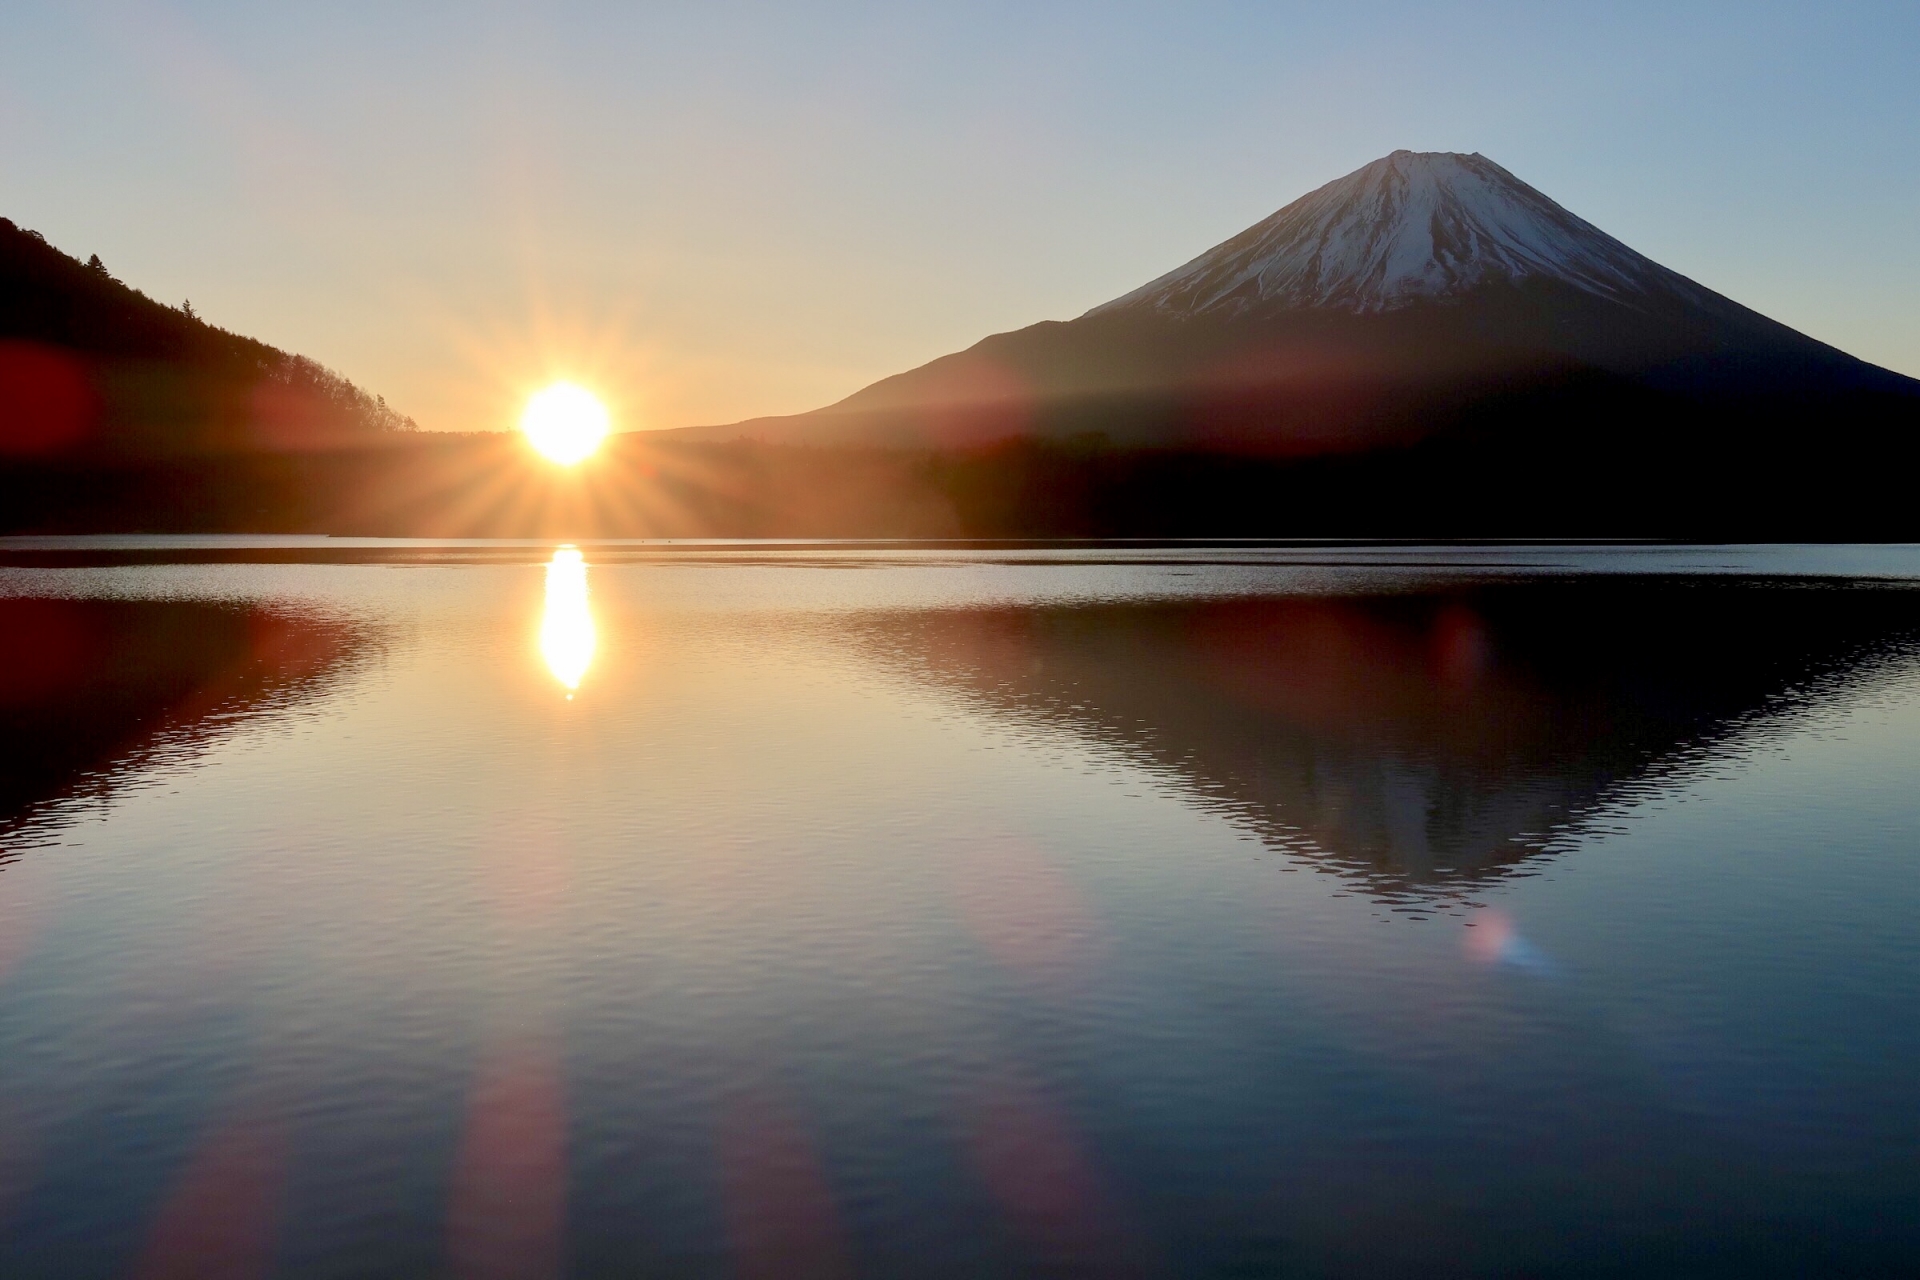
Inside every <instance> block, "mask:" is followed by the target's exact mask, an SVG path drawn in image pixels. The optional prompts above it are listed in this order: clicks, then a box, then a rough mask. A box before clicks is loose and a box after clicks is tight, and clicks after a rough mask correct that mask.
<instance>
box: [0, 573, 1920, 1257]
mask: <svg viewBox="0 0 1920 1280" xmlns="http://www.w3.org/2000/svg"><path fill="white" fill-rule="evenodd" d="M0 726H4V732H5V737H4V742H3V743H0V752H3V753H4V757H3V758H4V761H5V770H4V774H3V775H0V1275H5V1276H7V1277H14V1278H18V1277H39V1276H59V1277H74V1276H83V1277H91V1276H99V1277H111V1276H123V1275H126V1276H136V1277H155V1276H197V1277H234V1278H238V1277H263V1276H269V1275H271V1276H298V1277H310V1276H311V1277H321V1276H327V1277H332V1276H340V1277H346V1276H433V1275H448V1276H459V1277H466V1276H472V1277H521V1276H525V1277H535V1276H561V1275H566V1276H583V1277H585V1276H593V1277H598V1276H625V1275H647V1276H746V1277H761V1276H766V1277H773V1276H780V1277H801V1276H909V1277H940V1276H955V1277H961V1276H966V1277H972V1276H1025V1275H1094V1276H1134V1275H1138V1276H1182V1277H1184V1276H1218V1277H1256V1276H1316V1275H1328V1276H1345V1275H1382V1276H1388V1275H1421V1276H1455V1275H1458V1276H1494V1275H1499V1276H1522V1275H1525V1276H1616V1275H1617V1276H1627V1275H1633V1276H1646V1275H1687V1276H1704V1275H1715V1276H1720V1275H1724V1276H1739V1277H1753V1276H1762V1275H1813V1274H1819V1275H1827V1276H1832V1275H1848V1274H1858V1275H1869V1274H1873V1275H1885V1274H1893V1273H1912V1272H1915V1271H1916V1270H1920V549H1916V548H1911V547H1888V548H1872V547H1774V548H1745V547H1731V548H1716V547H1697V548H1688V547H1507V546H1502V547H1477V548H1422V547H1400V546H1367V547H1341V546H1305V547H1286V546H1264V545H1233V544H1226V545H1216V546H1200V545H1192V546H1178V547H1153V546H1117V547H1098V546H1071V545H1064V544H1063V545H1058V546H1019V547H1016V546H1007V547H974V548H952V547H938V546H935V547H926V546H907V545H865V546H863V545H844V544H780V543H736V544H701V545H691V544H665V543H606V544H593V543H588V544H582V545H581V546H579V547H578V548H556V547H555V546H554V545H553V544H551V543H547V544H537V543H480V542H471V543H441V544H430V543H402V542H372V541H356V540H350V539H300V538H281V539H253V540H248V539H221V538H145V539H140V538H123V539H78V538H70V539H38V540H33V539H5V540H0Z"/></svg>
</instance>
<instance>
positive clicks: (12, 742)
mask: <svg viewBox="0 0 1920 1280" xmlns="http://www.w3.org/2000/svg"><path fill="white" fill-rule="evenodd" d="M367 641H368V637H367V636H365V635H364V634H361V633H360V632H359V631H357V630H356V629H354V628H353V627H351V626H349V625H347V624H345V623H342V622H338V621H331V620H326V619H319V618H313V617H299V618H294V617H288V616H285V615H283V614H280V613H276V612H273V611H271V610H266V609H260V608H245V607H239V606H233V605H225V604H214V603H207V602H198V601H182V600H42V599H0V824H3V825H0V830H4V829H5V828H6V827H12V826H13V824H14V823H15V822H16V821H17V820H19V819H20V818H22V817H23V816H26V815H28V814H29V813H30V812H31V811H32V810H33V809H34V808H36V807H37V806H38V805H39V804H41V803H42V802H45V801H48V800H52V799H55V798H58V797H63V796H76V795H80V796H85V795H107V794H110V793H111V792H112V791H113V790H114V789H115V788H117V787H119V786H121V785H123V784H124V783H125V782H126V781H127V780H128V779H129V778H130V777H131V776H132V775H133V774H134V773H136V772H137V771H139V770H141V769H143V768H146V767H148V766H151V765H156V764H163V763H166V762H168V761H170V760H178V759H181V758H183V757H186V756H190V755H191V754H193V753H195V752H197V751H199V750H202V749H204V748H205V747H207V746H208V745H210V744H212V743H213V742H215V741H217V740H218V739H220V738H221V737H223V736H225V735H227V734H229V733H231V732H232V731H233V729H234V728H235V726H236V725H237V724H238V723H240V722H241V721H244V720H246V719H249V718H251V717H252V716H255V715H258V714H260V713H263V712H267V711H272V710H276V709H279V708H283V707H286V706H290V705H292V704H293V703H295V702H297V701H299V700H302V699H304V698H306V697H309V696H311V695H313V694H314V693H316V692H317V691H318V690H319V688H320V687H321V686H322V685H323V684H324V683H325V682H326V681H327V680H328V679H329V678H330V677H332V676H334V675H336V674H338V673H339V672H340V671H342V670H343V669H344V668H345V667H346V666H347V665H348V664H349V663H351V662H352V661H353V659H354V658H355V656H356V655H357V654H358V653H359V652H360V651H361V650H362V649H364V648H365V646H366V644H367ZM7 843H10V841H8V840H6V839H5V838H4V837H0V860H3V859H4V857H5V854H6V852H7V849H6V845H7Z"/></svg>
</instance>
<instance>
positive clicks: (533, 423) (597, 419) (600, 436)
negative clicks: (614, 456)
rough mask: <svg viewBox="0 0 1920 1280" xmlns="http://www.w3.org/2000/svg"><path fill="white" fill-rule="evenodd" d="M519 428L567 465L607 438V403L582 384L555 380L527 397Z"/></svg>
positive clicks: (537, 447)
mask: <svg viewBox="0 0 1920 1280" xmlns="http://www.w3.org/2000/svg"><path fill="white" fill-rule="evenodd" d="M520 430H522V431H524V432H526V435H527V440H528V442H529V443H530V444H532V445H533V447H534V448H535V449H537V450H539V451H540V453H542V454H543V455H545V456H546V457H548V458H550V459H552V460H553V461H554V462H557V463H559V464H560V465H561V466H566V467H570V466H572V465H573V464H574V463H576V462H579V461H580V460H581V459H583V458H586V457H588V456H589V455H591V454H592V453H593V451H594V450H595V449H598V448H599V447H600V442H601V441H602V440H605V439H606V438H607V406H605V405H603V404H601V403H600V399H599V397H598V396H596V395H594V394H593V392H591V391H589V390H587V389H586V388H585V387H581V386H576V385H574V384H573V383H571V382H556V383H554V384H553V385H552V386H550V387H548V388H546V389H545V390H544V391H537V392H535V393H534V395H533V397H532V398H531V399H529V400H528V401H527V409H526V412H525V413H523V414H521V415H520Z"/></svg>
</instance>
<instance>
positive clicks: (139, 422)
mask: <svg viewBox="0 0 1920 1280" xmlns="http://www.w3.org/2000/svg"><path fill="white" fill-rule="evenodd" d="M412 427H413V423H412V422H411V420H410V419H408V418H406V417H404V416H403V415H401V414H400V413H398V412H396V411H395V410H393V409H391V408H389V407H388V406H387V404H386V402H385V401H384V400H383V399H381V398H379V397H376V396H373V395H369V394H368V393H366V392H364V391H362V390H360V389H359V388H358V387H356V386H354V385H353V384H352V383H351V382H349V381H347V380H346V379H345V378H343V377H341V376H340V375H338V374H336V373H333V372H331V371H329V370H327V369H325V368H324V367H322V366H321V365H319V364H318V363H316V362H315V361H313V360H310V359H307V358H305V357H302V356H296V355H291V354H289V353H287V352H285V351H281V350H279V349H278V348H275V347H272V346H269V345H267V344H266V343H264V342H259V341H256V340H254V339H252V338H247V337H242V336H241V335H239V334H235V333H229V332H227V331H226V330H224V329H220V328H216V327H215V326H213V325H210V324H207V323H206V322H204V321H202V320H201V319H199V318H198V317H197V316H195V315H194V314H193V313H192V312H191V310H190V309H188V308H187V307H186V306H184V305H183V306H182V307H178V308H176V307H170V306H167V305H165V304H164V303H160V302H156V301H154V300H153V299H152V298H149V297H147V296H146V295H145V294H144V293H141V292H140V291H139V290H137V289H134V288H131V287H129V286H128V285H125V284H123V283H121V282H120V281H119V280H116V279H114V278H113V276H112V275H111V274H109V273H108V271H107V269H106V267H105V265H104V264H102V263H101V261H100V259H99V258H98V256H95V257H94V258H92V259H91V260H90V261H89V262H86V263H82V262H80V261H79V260H78V259H76V258H73V257H70V256H68V255H67V254H65V253H62V252H60V251H59V250H58V249H56V248H54V247H53V246H52V245H49V244H48V243H47V242H46V240H45V239H44V238H43V237H42V236H41V235H40V234H39V233H38V232H35V231H28V230H23V229H21V228H20V227H17V226H15V225H14V224H13V223H12V222H11V221H8V220H6V219H3V218H0V454H5V455H9V456H12V457H16V458H21V457H28V458H31V457H44V456H49V455H75V454H78V455H82V456H107V457H115V456H128V455H131V456H169V455H179V454H197V453H205V452H210V451H211V452H221V451H234V450H242V451H285V450H295V451H298V450H303V449H311V448H318V447H324V446H329V445H337V444H344V443H353V442H356V441H363V440H366V439H368V438H370V437H378V436H380V435H382V434H385V433H390V432H394V431H405V430H411V429H412Z"/></svg>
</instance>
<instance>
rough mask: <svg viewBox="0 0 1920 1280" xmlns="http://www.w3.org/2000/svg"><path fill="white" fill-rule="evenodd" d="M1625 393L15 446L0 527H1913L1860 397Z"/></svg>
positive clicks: (3, 484) (1919, 528)
mask: <svg viewBox="0 0 1920 1280" xmlns="http://www.w3.org/2000/svg"><path fill="white" fill-rule="evenodd" d="M1630 407H1631V406H1624V405H1608V404H1606V403H1604V402H1594V401H1592V400H1591V399H1587V400H1581V401H1578V402H1568V403H1557V404H1556V403H1551V402H1549V403H1540V402H1534V403H1528V404H1520V405H1514V406H1511V407H1510V408H1511V410H1512V412H1511V413H1510V414H1509V415H1508V417H1507V418H1506V419H1505V420H1504V421H1503V420H1498V419H1489V418H1481V419H1477V420H1476V424H1475V427H1474V429H1473V430H1469V431H1462V432H1451V433H1448V434H1445V435H1442V436H1436V437H1432V438H1429V439H1427V440H1424V441H1421V442H1418V443H1414V444H1411V445H1408V446H1406V447H1403V448H1398V449H1388V450H1375V451H1372V452H1369V453H1365V454H1354V455H1344V456H1343V455H1332V456H1319V457H1311V458H1297V457H1295V458H1290V457H1284V456H1280V457H1276V456H1262V455H1253V454H1248V453H1244V452H1241V453H1227V452H1210V451H1203V450H1192V449H1147V448H1115V447H1112V446H1110V445H1109V444H1107V443H1106V442H1105V441H1104V440H1103V439H1101V438H1100V437H1099V436H1097V435H1088V436H1083V437H1079V438H1074V439H1067V440H1055V441H1033V440H1026V441H1014V442H1007V443H1002V444H998V445H989V446H982V447H976V448H972V449H965V450H947V451H936V450H927V449H906V448H883V447H873V446H802V445H769V444H764V443H755V442H748V441H736V442H732V443H702V442H684V441H673V440H664V439H659V438H649V437H647V436H644V435H627V436H619V437H615V438H613V439H612V440H610V441H609V442H608V444H607V446H606V447H605V448H604V449H603V450H602V451H601V453H600V454H599V455H597V456H596V457H595V458H593V459H591V460H589V461H588V462H587V463H585V464H583V465H581V466H580V467H578V468H576V469H573V470H565V469H560V468H556V467H553V466H551V465H550V464H548V463H546V462H544V461H543V460H541V459H540V458H538V457H537V456H535V455H534V454H533V453H532V452H531V450H530V449H529V448H528V447H527V446H526V444H525V443H524V442H523V441H521V440H520V439H519V438H518V437H515V436H508V435H500V434H478V435H448V434H438V433H418V434H399V435H385V436H382V437H380V438H379V439H377V440H373V441H369V442H365V443H362V444H359V445H355V446H352V447H341V446H336V447H327V448H320V449H306V450H297V451H295V450H260V449H255V450H240V451H229V452H220V453H201V454H195V455H191V456H170V457H164V458H125V459H119V460H112V459H100V458H91V457H80V456H71V457H66V458H40V459H32V460H22V459H15V460H12V461H10V462H6V463H0V524H3V525H4V529H5V530H6V531H7V532H15V533H18V532H32V531H37V532H103V531H125V532H141V531H145V532H163V531H180V532H188V531H230V532H312V533H330V534H336V535H349V534H353V535H368V536H416V537H489V536H491V537H515V536H541V537H563V538H586V537H688V538H694V537H800V538H818V537H855V538H857V537H872V538H968V537H972V538H992V537H1042V538H1044V537H1145V538H1153V537H1268V538H1288V537H1305V538H1313V537H1335V538H1337V537H1394V538H1473V537H1492V538H1516V537H1518V538H1525V537H1570V538H1580V537H1592V538H1674V539H1702V540H1743V539H1753V540H1768V539H1814V540H1819V539H1862V540H1886V539H1911V538H1914V537H1916V536H1920V518H1916V512H1915V504H1914V503H1913V502H1912V501H1911V497H1910V486H1911V480H1910V477H1911V475H1912V473H1913V465H1914V462H1915V461H1916V460H1915V458H1914V457H1913V456H1912V452H1913V450H1912V449H1911V447H1903V448H1902V449H1901V450H1900V451H1899V456H1890V454H1889V451H1888V447H1887V446H1886V445H1885V444H1884V443H1881V444H1878V445H1876V446H1875V447H1874V448H1873V449H1872V450H1870V451H1868V450H1864V449H1854V448H1851V447H1849V446H1848V443H1847V441H1848V436H1849V434H1850V433H1853V432H1856V431H1859V432H1864V431H1865V429H1864V428H1862V427H1861V426H1859V423H1860V422H1862V421H1864V420H1866V418H1867V417H1869V416H1871V415H1872V414H1873V413H1874V412H1877V410H1876V407H1875V406H1872V405H1863V406H1860V407H1859V413H1857V414H1856V415H1854V416H1853V417H1851V418H1849V419H1848V420H1846V421H1817V420H1812V419H1807V420H1801V419H1799V418H1797V417H1796V416H1795V415H1794V414H1793V413H1792V412H1791V406H1786V411H1785V412H1781V411H1779V409H1778V407H1776V410H1775V411H1774V412H1771V413H1769V412H1767V411H1766V410H1764V409H1762V408H1759V407H1756V408H1755V409H1754V410H1753V411H1752V412H1751V413H1748V414H1745V415H1741V416H1739V417H1728V418H1726V419H1725V420H1723V421H1721V422H1720V423H1718V424H1715V425H1714V429H1711V430H1703V429H1701V425H1700V424H1699V423H1698V422H1694V423H1693V424H1692V425H1693V428H1694V429H1693V430H1690V431H1687V432H1679V431H1676V430H1674V429H1673V424H1672V423H1671V422H1668V421H1663V420H1661V419H1660V418H1658V417H1649V416H1644V415H1643V416H1640V417H1634V416H1631V415H1628V414H1626V413H1625V411H1626V410H1627V409H1628V408H1630ZM1642 408H1644V406H1642ZM1890 434H1891V433H1889V432H1888V431H1886V430H1885V429H1876V430H1874V431H1873V432H1872V438H1874V439H1877V440H1879V441H1883V442H1884V440H1886V439H1887V438H1889V435H1890ZM1911 436H1912V433H1911V432H1910V431H1909V432H1905V433H1902V435H1901V438H1911ZM1676 442H1685V443H1684V445H1683V444H1680V443H1676Z"/></svg>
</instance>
